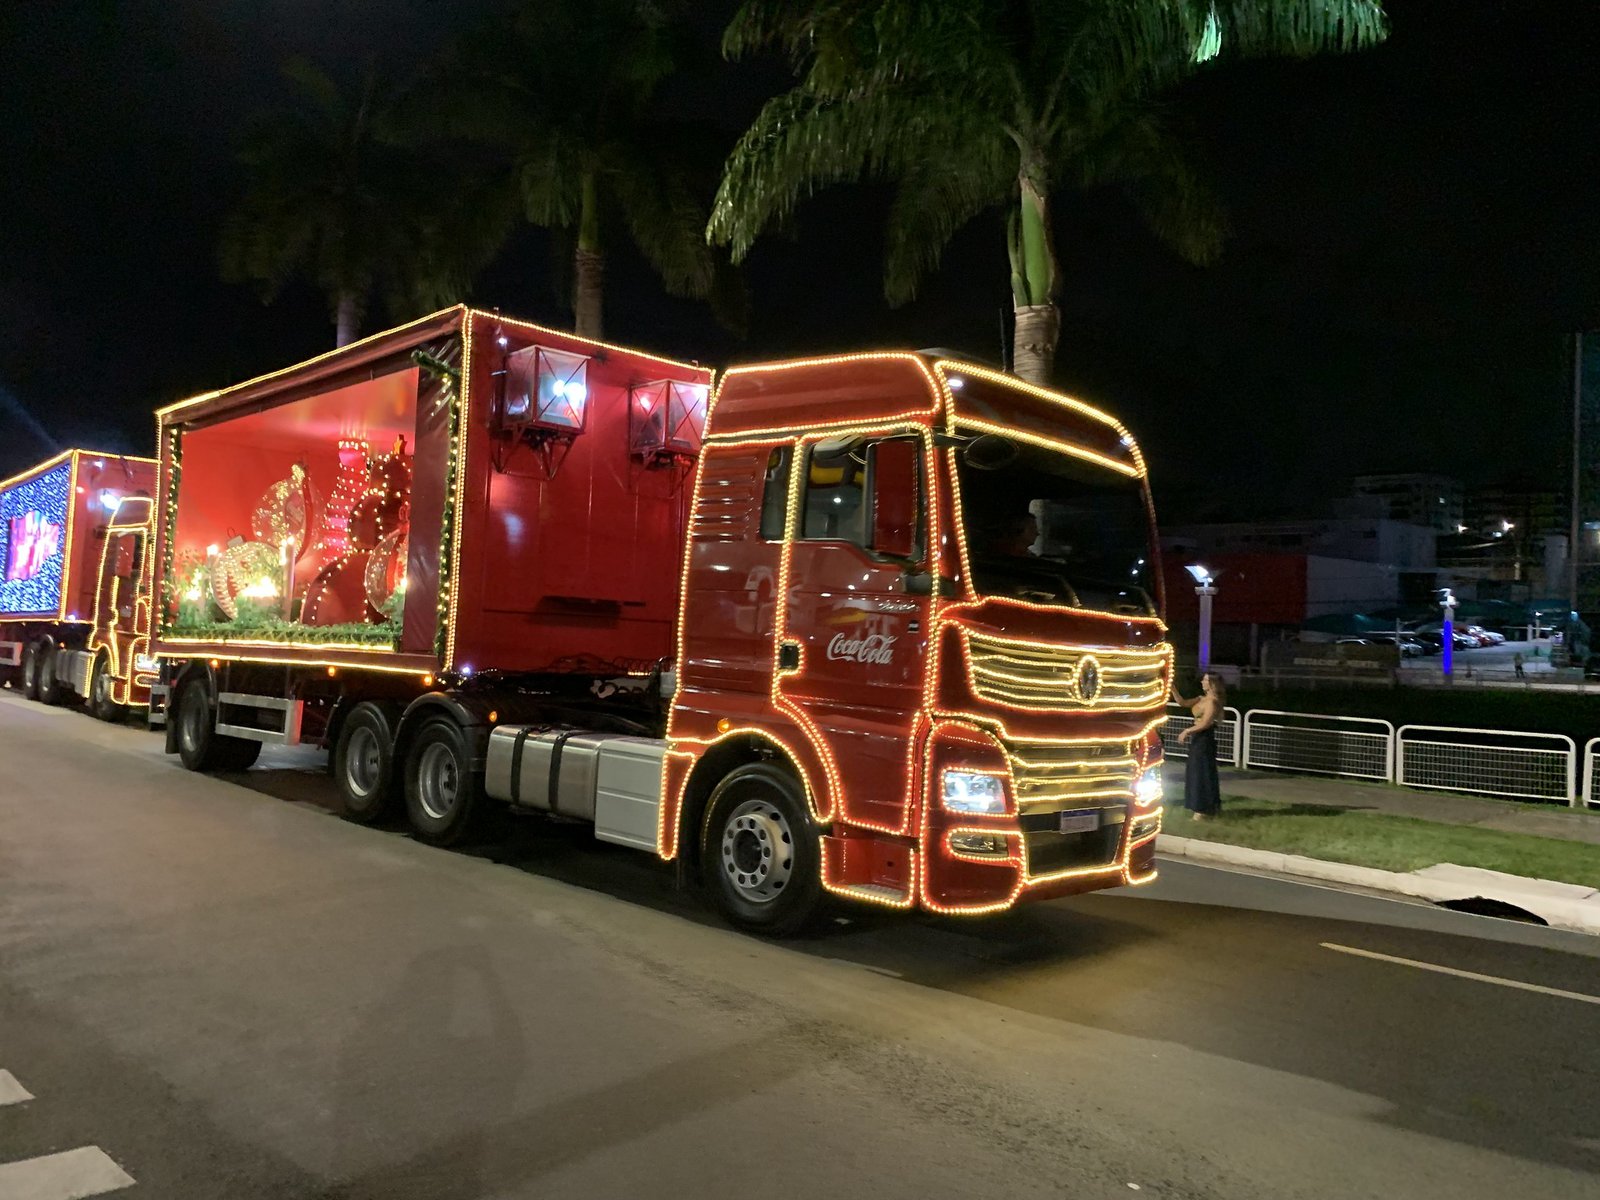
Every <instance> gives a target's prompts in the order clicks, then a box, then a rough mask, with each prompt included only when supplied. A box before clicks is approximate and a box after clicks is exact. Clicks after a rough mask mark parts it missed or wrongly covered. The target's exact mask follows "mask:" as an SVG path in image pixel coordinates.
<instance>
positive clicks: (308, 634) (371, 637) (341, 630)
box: [167, 609, 400, 649]
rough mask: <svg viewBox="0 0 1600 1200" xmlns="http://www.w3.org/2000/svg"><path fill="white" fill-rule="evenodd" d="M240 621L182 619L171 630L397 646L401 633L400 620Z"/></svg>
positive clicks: (261, 615)
mask: <svg viewBox="0 0 1600 1200" xmlns="http://www.w3.org/2000/svg"><path fill="white" fill-rule="evenodd" d="M239 617H240V619H239V620H238V621H179V622H177V623H176V624H174V625H173V626H172V627H171V628H170V629H168V630H167V632H168V633H169V634H170V635H172V636H173V637H184V638H196V639H199V640H201V641H207V642H232V641H252V642H281V643H283V644H285V645H290V644H293V643H295V642H308V641H310V642H343V643H346V644H348V645H351V646H385V647H388V648H389V649H393V648H394V646H395V644H396V642H397V641H398V640H399V637H400V626H399V623H398V622H393V621H384V622H382V623H380V624H377V625H368V624H367V623H366V622H364V621H349V622H346V623H345V624H342V625H300V624H298V623H295V622H292V621H285V620H284V619H283V618H282V617H278V616H274V615H269V614H267V613H265V612H254V613H250V614H248V615H247V614H246V613H245V612H244V611H242V609H241V612H240V614H239Z"/></svg>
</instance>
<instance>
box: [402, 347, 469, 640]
mask: <svg viewBox="0 0 1600 1200" xmlns="http://www.w3.org/2000/svg"><path fill="white" fill-rule="evenodd" d="M411 361H412V362H414V363H416V364H417V366H419V367H421V368H422V369H423V370H424V371H426V372H427V373H428V374H429V375H430V376H431V377H432V378H434V379H436V380H438V381H439V385H440V387H441V388H442V389H443V391H444V396H445V399H446V400H447V401H448V402H449V405H450V452H449V454H448V455H447V456H446V458H445V471H444V510H443V513H442V515H441V519H440V522H439V603H438V613H437V615H436V618H435V621H434V627H433V652H434V654H435V655H437V656H438V657H439V658H441V659H442V658H443V657H444V652H445V644H446V634H447V632H448V629H447V627H448V625H449V620H450V590H451V588H453V587H454V586H455V579H454V577H453V575H452V574H451V571H450V567H451V563H450V547H451V545H452V544H453V542H454V540H455V527H456V478H457V475H458V473H459V470H460V468H459V465H458V462H457V457H458V452H459V450H460V447H461V371H460V369H459V368H456V367H452V366H451V365H450V364H449V363H447V362H445V361H444V360H443V359H440V358H435V357H434V356H433V355H432V354H429V353H428V352H427V351H426V350H413V351H412V352H411Z"/></svg>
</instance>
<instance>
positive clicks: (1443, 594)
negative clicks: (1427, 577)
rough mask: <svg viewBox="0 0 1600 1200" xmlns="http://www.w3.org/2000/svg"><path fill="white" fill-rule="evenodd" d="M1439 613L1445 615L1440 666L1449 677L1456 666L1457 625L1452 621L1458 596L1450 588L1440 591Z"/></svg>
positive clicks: (1440, 630)
mask: <svg viewBox="0 0 1600 1200" xmlns="http://www.w3.org/2000/svg"><path fill="white" fill-rule="evenodd" d="M1439 611H1440V613H1441V614H1443V620H1442V621H1441V622H1440V624H1439V638H1440V640H1441V641H1442V642H1443V645H1441V646H1440V648H1439V649H1440V653H1442V654H1443V655H1444V658H1443V659H1442V660H1441V663H1440V665H1441V666H1442V667H1443V668H1444V673H1445V674H1446V675H1449V674H1451V673H1452V670H1453V668H1454V665H1455V648H1456V631H1455V623H1454V621H1453V620H1452V618H1453V617H1454V615H1455V611H1456V596H1455V593H1454V592H1452V591H1451V590H1450V589H1449V588H1440V589H1439Z"/></svg>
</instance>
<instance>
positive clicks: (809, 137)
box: [707, 0, 1386, 307]
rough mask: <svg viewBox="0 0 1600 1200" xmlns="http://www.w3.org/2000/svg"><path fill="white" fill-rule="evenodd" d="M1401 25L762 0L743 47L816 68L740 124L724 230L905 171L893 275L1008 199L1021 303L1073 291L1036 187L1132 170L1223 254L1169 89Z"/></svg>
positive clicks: (751, 235) (1361, 18)
mask: <svg viewBox="0 0 1600 1200" xmlns="http://www.w3.org/2000/svg"><path fill="white" fill-rule="evenodd" d="M1385 29H1386V25H1385V17H1384V14H1383V10H1382V6H1381V4H1380V3H1379V0H1215V3H1212V2H1211V0H812V2H809V3H790V2H785V0H748V2H747V3H745V4H744V5H743V6H742V7H741V8H740V9H739V11H738V13H737V14H736V15H735V17H734V19H733V21H732V23H731V24H730V25H729V27H728V29H727V32H726V35H725V37H724V42H723V47H724V51H725V53H726V54H728V55H729V56H731V57H741V56H744V55H748V54H751V53H753V52H756V51H759V50H772V49H775V50H777V51H779V52H781V53H782V54H784V55H785V56H786V57H787V59H788V61H789V63H790V66H791V67H792V68H793V70H794V71H795V73H796V75H797V76H798V78H799V83H798V86H796V87H795V88H794V89H793V90H791V91H789V92H787V93H785V94H783V95H780V96H778V97H776V98H774V99H773V100H771V101H769V102H768V103H767V104H766V106H765V107H764V108H763V109H762V111H761V113H760V115H759V116H758V117H757V119H756V121H755V122H754V124H753V125H752V126H751V127H750V129H749V130H748V131H747V132H746V133H745V134H744V135H743V137H742V138H741V139H740V140H739V143H738V145H737V146H736V147H735V149H734V151H733V153H732V155H731V156H730V157H729V159H728V162H727V164H726V166H725V169H724V175H723V180H722V184H721V187H720V188H719V190H718V193H717V197H716V200H715V202H714V204H713V206H712V213H711V220H710V223H709V225H708V229H707V233H708V236H709V238H710V239H711V240H712V241H714V242H717V243H723V244H726V245H728V246H729V247H730V248H731V249H732V252H733V255H734V258H735V260H738V259H741V258H743V256H744V255H745V254H746V253H748V251H749V249H750V247H751V245H752V243H753V242H754V241H755V239H756V237H757V236H758V235H759V234H760V233H761V232H762V230H763V229H765V228H766V227H768V226H769V225H771V224H774V223H781V222H783V221H784V220H786V219H787V218H788V217H789V216H790V215H791V214H792V213H793V211H794V209H795V207H796V205H797V204H798V203H800V202H801V201H802V200H803V199H804V198H805V197H807V196H809V195H811V194H812V193H814V192H815V191H817V190H818V189H820V188H823V187H826V186H829V185H831V184H837V183H853V182H857V181H861V180H872V179H876V180H889V181H892V182H893V183H894V184H895V185H896V194H895V199H894V202H893V205H892V208H891V211H890V215H889V230H888V247H887V260H886V263H885V271H884V290H885V293H886V295H887V296H888V298H889V299H890V301H891V302H895V303H898V302H902V301H904V300H907V299H909V298H911V297H912V296H913V295H915V293H916V289H917V286H918V283H919V282H920V280H921V279H922V278H923V277H924V276H925V275H926V273H927V272H928V271H929V270H931V269H933V268H934V267H936V266H937V265H938V262H939V260H940V257H941V255H942V253H943V251H944V248H945V247H946V245H947V244H948V243H949V241H950V238H951V237H952V236H953V235H954V234H955V232H956V231H957V230H959V229H960V228H961V227H962V226H964V225H965V224H967V223H968V222H969V221H971V220H972V219H973V218H974V217H976V216H977V215H979V214H980V213H983V212H985V211H988V210H990V209H993V208H997V207H1002V206H1009V207H1011V208H1012V209H1013V210H1014V212H1013V218H1012V226H1013V237H1012V249H1013V268H1014V269H1013V282H1014V285H1015V286H1016V288H1017V302H1018V305H1019V307H1021V306H1023V305H1027V304H1038V303H1040V302H1042V301H1047V300H1048V299H1050V298H1053V296H1054V295H1055V290H1056V281H1055V278H1054V274H1055V270H1056V268H1055V262H1054V251H1053V246H1051V245H1050V243H1049V230H1048V227H1046V228H1045V229H1044V230H1043V231H1042V237H1043V239H1044V241H1043V245H1044V248H1045V251H1046V253H1045V255H1044V257H1045V258H1046V259H1048V262H1047V263H1046V264H1045V267H1043V268H1041V267H1040V266H1038V265H1037V264H1034V265H1031V266H1030V262H1029V255H1028V254H1027V253H1026V252H1025V243H1027V236H1026V235H1027V234H1028V232H1029V231H1028V230H1026V229H1024V228H1021V226H1022V225H1025V224H1026V223H1027V222H1028V221H1029V220H1038V219H1042V218H1047V213H1044V212H1043V210H1042V205H1040V206H1036V207H1037V208H1038V209H1039V211H1030V209H1029V207H1028V205H1026V204H1023V203H1022V201H1023V200H1024V198H1025V197H1027V196H1029V195H1033V196H1035V197H1037V198H1040V199H1042V198H1044V197H1047V196H1048V195H1049V194H1050V193H1051V192H1052V190H1055V189H1059V188H1063V187H1069V188H1091V187H1097V186H1102V185H1115V186H1119V187H1122V188H1124V189H1126V191H1127V192H1128V193H1129V195H1130V196H1131V197H1132V199H1133V200H1134V202H1135V203H1136V204H1137V205H1138V206H1139V208H1140V209H1141V210H1142V212H1143V213H1144V215H1145V217H1146V218H1147V219H1148V221H1149V223H1150V227H1151V228H1152V230H1153V231H1154V232H1155V233H1156V234H1157V236H1159V237H1160V238H1161V239H1162V240H1163V241H1165V242H1166V243H1167V244H1168V245H1170V246H1171V247H1173V248H1174V249H1175V250H1176V251H1178V252H1179V253H1181V254H1182V255H1184V256H1185V257H1186V258H1188V259H1190V260H1191V261H1194V262H1207V261H1209V260H1211V259H1212V258H1214V257H1215V256H1216V255H1217V253H1218V252H1219V251H1220V249H1221V245H1222V241H1223V236H1224V233H1225V223H1224V219H1223V214H1222V211H1221V206H1220V204H1219V202H1218V200H1217V198H1216V196H1215V195H1214V194H1213V192H1212V190H1211V189H1210V188H1209V187H1208V185H1207V183H1206V180H1205V176H1204V173H1203V172H1202V171H1201V169H1200V168H1199V166H1198V164H1197V163H1196V161H1195V158H1194V155H1193V151H1192V148H1191V141H1190V140H1189V139H1188V138H1186V137H1185V136H1183V131H1182V129H1181V126H1180V124H1179V119H1178V117H1179V115H1178V114H1177V113H1175V112H1174V111H1173V110H1172V108H1171V107H1170V106H1169V105H1168V103H1166V102H1164V100H1163V97H1164V96H1165V95H1166V94H1167V93H1168V92H1169V89H1170V88H1171V87H1172V86H1173V85H1175V84H1177V83H1179V82H1181V81H1183V80H1184V79H1186V78H1189V77H1190V76H1192V75H1194V74H1195V73H1196V72H1198V71H1201V70H1204V69H1207V68H1208V66H1209V65H1210V64H1212V63H1214V62H1225V61H1227V60H1229V59H1233V58H1244V57H1252V56H1261V55H1309V54H1315V53H1318V52H1321V51H1336V50H1349V49H1354V48H1356V47H1359V46H1364V45H1367V44H1370V43H1372V42H1374V41H1377V40H1379V39H1381V38H1382V37H1383V36H1384V33H1385ZM1045 223H1046V226H1048V221H1047V220H1046V222H1045ZM1033 232H1034V234H1035V236H1036V237H1037V236H1038V235H1039V233H1040V231H1037V230H1035V231H1033ZM1040 269H1047V270H1048V274H1049V277H1048V278H1043V279H1041V278H1038V277H1037V272H1038V271H1039V270H1040Z"/></svg>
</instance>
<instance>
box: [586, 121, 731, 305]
mask: <svg viewBox="0 0 1600 1200" xmlns="http://www.w3.org/2000/svg"><path fill="white" fill-rule="evenodd" d="M607 151H608V152H607V153H606V154H605V156H604V157H605V160H606V165H607V171H606V174H605V185H606V190H607V191H608V192H609V193H610V195H611V196H612V197H613V199H614V200H615V202H616V205H617V208H618V209H619V210H620V214H621V216H622V219H623V221H624V223H625V224H626V225H627V227H628V233H629V234H630V235H631V236H632V238H633V243H634V245H635V246H637V247H638V248H639V252H640V253H641V254H643V255H644V256H645V259H646V260H647V261H648V262H649V263H650V265H651V266H652V267H654V268H655V270H656V273H657V274H658V275H660V276H661V281H662V282H663V283H665V284H666V286H667V291H669V292H671V293H673V294H674V295H678V296H694V297H696V298H703V297H705V296H706V295H708V294H709V293H710V291H711V285H712V282H713V279H714V271H715V266H714V263H713V260H712V253H711V248H710V247H709V246H707V245H706V241H705V237H704V235H703V233H702V231H703V230H704V228H705V219H706V215H705V208H704V206H703V205H702V204H701V203H700V202H699V201H698V200H697V199H696V197H695V194H694V192H693V191H692V190H691V188H690V187H689V185H688V182H687V180H686V179H685V178H684V176H683V174H682V172H680V171H678V170H676V169H674V166H673V164H672V163H671V162H670V161H667V162H664V163H663V162H659V161H652V157H651V156H650V155H649V154H648V153H647V152H645V151H643V149H642V148H641V147H637V146H627V145H613V146H611V147H608V148H607Z"/></svg>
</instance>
